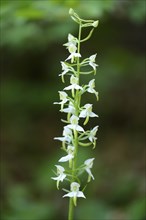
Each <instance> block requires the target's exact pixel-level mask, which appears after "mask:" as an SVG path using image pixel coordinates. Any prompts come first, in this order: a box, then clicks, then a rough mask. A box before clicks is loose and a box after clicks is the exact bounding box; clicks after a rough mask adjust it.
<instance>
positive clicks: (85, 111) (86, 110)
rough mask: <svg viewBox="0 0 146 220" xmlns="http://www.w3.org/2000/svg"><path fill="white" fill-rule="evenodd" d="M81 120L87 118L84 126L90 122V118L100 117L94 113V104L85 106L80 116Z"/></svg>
mask: <svg viewBox="0 0 146 220" xmlns="http://www.w3.org/2000/svg"><path fill="white" fill-rule="evenodd" d="M79 117H80V118H86V120H85V122H84V125H85V124H87V122H88V121H89V117H92V118H93V117H98V115H96V114H95V113H94V112H92V104H86V105H84V106H83V110H81V113H80V115H79Z"/></svg>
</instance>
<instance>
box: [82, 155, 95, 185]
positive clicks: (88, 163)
mask: <svg viewBox="0 0 146 220" xmlns="http://www.w3.org/2000/svg"><path fill="white" fill-rule="evenodd" d="M94 159H95V158H91V159H88V160H85V162H84V164H85V170H86V172H87V173H88V182H90V180H91V178H92V179H93V180H94V176H93V174H92V173H91V168H92V167H93V160H94Z"/></svg>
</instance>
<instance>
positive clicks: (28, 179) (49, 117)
mask: <svg viewBox="0 0 146 220" xmlns="http://www.w3.org/2000/svg"><path fill="white" fill-rule="evenodd" d="M70 7H72V8H73V9H74V10H75V11H76V12H77V13H78V14H80V16H81V17H83V18H87V19H91V18H93V19H95V20H97V19H99V20H100V23H99V26H98V28H97V29H95V31H94V34H93V36H92V38H91V39H90V41H87V43H84V44H83V48H82V54H84V56H85V57H89V55H92V54H94V53H96V52H97V63H98V65H99V67H98V69H97V75H96V89H97V91H99V95H100V100H99V102H98V103H96V100H95V98H94V97H93V99H92V97H90V102H91V101H92V102H93V103H94V111H95V112H96V113H97V114H98V115H99V116H100V117H99V119H98V120H97V122H95V123H98V125H99V126H100V127H99V128H100V129H99V132H98V141H97V148H96V149H95V150H94V151H92V150H91V149H90V148H89V149H85V150H82V152H81V155H80V156H81V158H89V157H96V161H95V164H94V168H93V173H94V176H95V181H92V182H91V183H90V184H89V185H88V188H87V190H86V193H85V194H86V196H87V199H86V200H83V199H80V200H79V202H78V207H77V209H76V217H75V220H144V219H145V218H146V213H145V208H146V200H145V190H146V182H145V181H146V179H145V169H146V167H145V159H146V157H145V153H146V152H145V143H146V141H145V123H146V121H145V119H146V117H145V111H146V109H145V41H144V40H145V37H146V36H145V32H144V30H145V28H144V27H145V23H146V22H145V15H146V5H145V1H144V0H133V1H130V0H121V1H120V0H103V1H102V0H94V1H92V0H76V1H75V0H73V1H72V0H44V1H43V0H42V1H41V0H38V1H33V0H29V1H27V0H22V1H15V0H11V1H10V0H9V1H8V0H5V1H4V0H1V9H0V14H1V23H0V25H1V42H0V52H1V70H2V71H1V72H2V76H1V125H2V129H1V146H2V148H1V209H2V213H1V219H2V220H57V219H62V220H63V219H66V218H67V211H68V199H62V195H63V192H62V191H61V190H60V191H57V190H56V185H55V181H53V180H51V179H50V178H51V176H53V175H54V174H53V172H52V169H53V168H54V164H56V163H57V160H58V159H59V157H60V156H61V155H62V154H63V152H62V151H61V150H60V149H59V147H60V143H58V142H56V141H54V140H53V138H54V137H55V136H61V134H62V126H63V124H62V123H61V122H60V119H61V117H62V115H61V113H59V106H57V105H53V102H54V101H58V90H61V89H62V88H63V86H64V85H62V83H61V80H60V78H59V77H58V74H59V73H60V72H61V66H60V61H61V60H62V61H64V60H65V58H66V57H67V56H68V53H67V51H66V49H65V48H64V47H63V46H62V44H63V43H65V42H66V41H67V35H68V33H72V34H73V35H75V36H76V34H77V32H78V26H77V24H75V23H74V22H73V21H72V20H71V18H70V16H69V15H68V10H69V8H70ZM87 100H88V97H87ZM94 125H95V124H94Z"/></svg>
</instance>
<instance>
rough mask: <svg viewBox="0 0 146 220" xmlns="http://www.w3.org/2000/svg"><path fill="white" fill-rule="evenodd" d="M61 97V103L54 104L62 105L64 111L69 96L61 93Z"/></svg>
mask: <svg viewBox="0 0 146 220" xmlns="http://www.w3.org/2000/svg"><path fill="white" fill-rule="evenodd" d="M59 96H60V100H61V102H54V104H60V105H61V109H63V106H64V104H65V103H66V102H68V101H69V100H68V98H67V97H68V95H67V93H66V92H63V91H59Z"/></svg>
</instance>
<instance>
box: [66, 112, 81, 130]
mask: <svg viewBox="0 0 146 220" xmlns="http://www.w3.org/2000/svg"><path fill="white" fill-rule="evenodd" d="M78 121H79V118H78V117H77V116H75V115H72V116H71V118H70V124H69V125H66V127H67V128H70V129H72V130H74V131H83V132H84V129H83V128H82V127H81V126H80V125H78Z"/></svg>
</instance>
